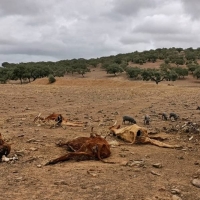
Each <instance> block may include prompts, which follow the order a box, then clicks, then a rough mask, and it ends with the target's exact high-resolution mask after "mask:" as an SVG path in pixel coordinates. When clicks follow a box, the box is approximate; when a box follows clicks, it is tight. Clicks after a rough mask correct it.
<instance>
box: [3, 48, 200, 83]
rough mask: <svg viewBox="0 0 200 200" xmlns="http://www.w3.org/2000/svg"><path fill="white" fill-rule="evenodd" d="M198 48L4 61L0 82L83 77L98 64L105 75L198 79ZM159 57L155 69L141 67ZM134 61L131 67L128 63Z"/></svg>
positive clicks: (137, 78) (150, 78)
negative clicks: (77, 57) (159, 63)
mask: <svg viewBox="0 0 200 200" xmlns="http://www.w3.org/2000/svg"><path fill="white" fill-rule="evenodd" d="M199 59H200V48H197V49H193V48H187V49H182V48H174V47H173V48H169V49H167V48H158V49H156V50H149V51H143V52H138V51H135V52H132V53H127V54H118V55H111V56H107V57H100V58H96V59H95V58H92V59H84V58H79V59H71V60H60V61H57V62H51V61H48V62H27V63H8V62H3V63H2V67H0V82H1V83H6V82H7V81H8V80H20V82H21V84H22V83H23V82H24V81H28V82H30V81H34V80H36V79H38V78H43V77H48V76H53V77H62V76H65V75H67V74H71V75H73V74H75V73H77V74H80V75H81V76H82V77H84V75H85V74H86V73H89V72H90V69H91V68H95V67H97V66H101V67H102V69H103V70H105V72H106V73H108V74H113V75H114V76H116V75H117V74H119V73H122V72H125V73H126V74H127V76H128V77H129V78H130V79H135V80H145V81H148V80H151V81H155V82H156V84H158V83H159V82H161V81H163V80H167V81H175V80H177V79H180V78H184V77H185V76H188V74H189V73H191V74H192V75H193V76H194V77H195V78H197V79H198V78H200V65H199V64H198V60H199ZM158 60H162V61H163V62H162V64H161V65H160V66H159V68H158V69H150V68H148V69H142V67H141V66H142V65H143V64H144V63H149V62H152V63H155V62H156V61H158ZM132 63H133V64H137V65H138V66H137V67H132V66H131V64H132Z"/></svg>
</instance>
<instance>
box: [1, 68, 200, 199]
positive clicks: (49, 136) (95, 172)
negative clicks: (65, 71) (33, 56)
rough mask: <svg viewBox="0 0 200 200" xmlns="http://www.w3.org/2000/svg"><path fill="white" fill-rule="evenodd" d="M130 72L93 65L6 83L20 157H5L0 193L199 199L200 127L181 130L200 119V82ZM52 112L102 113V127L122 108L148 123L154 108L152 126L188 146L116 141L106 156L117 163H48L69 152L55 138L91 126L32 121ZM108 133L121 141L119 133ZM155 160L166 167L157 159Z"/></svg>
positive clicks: (4, 125) (9, 125)
mask: <svg viewBox="0 0 200 200" xmlns="http://www.w3.org/2000/svg"><path fill="white" fill-rule="evenodd" d="M124 76H125V75H123V74H122V75H120V76H117V77H113V76H111V75H107V74H106V73H105V72H102V71H99V70H98V69H94V70H92V72H91V73H89V74H86V76H85V78H81V77H80V76H74V77H72V76H66V77H64V78H57V81H56V82H55V83H54V84H51V85H49V84H48V80H47V79H40V80H36V81H35V82H33V83H31V84H24V85H19V84H6V85H0V88H1V89H0V94H1V95H0V101H1V108H0V112H1V116H0V132H1V133H2V135H3V137H4V138H5V139H6V141H7V142H8V143H10V144H12V150H11V153H10V155H9V157H12V156H14V155H15V154H17V155H18V158H19V159H18V160H17V161H15V162H8V163H5V162H2V163H0V169H1V170H0V177H1V181H0V192H1V197H0V199H15V200H27V199H31V200H36V199H38V200H47V199H48V200H62V199H74V200H78V199H103V200H111V199H133V200H171V199H177V200H178V199H179V200H180V199H182V200H190V199H192V200H200V188H198V187H196V186H194V185H192V183H191V181H192V180H193V179H194V178H197V179H198V178H200V134H199V133H194V132H190V133H185V132H184V131H180V130H179V131H177V130H176V129H179V128H180V127H181V126H182V125H183V124H184V123H185V122H187V121H191V122H193V123H197V124H200V111H199V110H196V108H197V105H200V92H199V86H200V82H199V81H196V80H195V79H193V78H188V79H186V80H184V81H176V82H174V83H170V84H173V86H169V85H168V84H169V82H162V83H160V84H158V85H156V84H155V83H154V82H143V81H129V80H125V79H124ZM53 112H56V113H61V114H62V115H63V116H64V117H66V118H67V119H69V120H72V121H84V122H89V118H93V119H94V120H95V121H98V120H99V122H93V124H92V125H93V126H94V131H96V132H97V133H99V134H102V135H106V134H107V133H108V127H109V126H110V125H112V124H113V123H114V121H115V120H117V121H118V123H119V124H121V122H122V116H123V115H130V116H132V117H134V118H135V119H136V121H137V124H138V125H141V126H144V125H143V117H144V114H146V113H147V114H149V115H150V116H151V123H150V125H148V126H146V127H147V128H148V130H150V131H153V132H162V133H163V134H164V135H166V136H167V137H168V140H166V141H165V142H166V143H169V144H180V145H182V146H183V148H181V149H166V148H159V147H156V146H153V145H123V146H113V147H112V148H111V152H112V154H111V157H109V158H107V159H106V160H107V161H115V162H116V164H105V163H102V162H100V161H93V160H90V161H82V162H76V161H68V162H63V163H59V164H56V165H53V166H44V164H45V163H46V162H47V161H49V160H50V159H53V158H56V157H58V156H60V155H63V154H65V152H66V150H65V149H63V148H59V147H56V145H55V143H56V142H58V141H59V140H62V141H67V140H71V139H73V138H75V137H77V136H89V134H90V126H87V127H86V128H82V127H66V129H65V130H64V129H62V128H61V127H57V128H52V129H50V128H49V126H37V125H36V124H34V123H33V119H34V117H35V116H37V115H38V113H42V116H48V115H49V114H51V113H53ZM160 112H167V113H169V112H176V113H177V114H179V115H180V119H179V120H178V121H175V122H171V121H162V120H161V115H159V113H160ZM99 124H101V125H100V126H99ZM123 126H125V125H122V127H123ZM107 140H108V141H113V140H117V141H119V140H118V139H116V138H114V137H113V136H109V137H107ZM156 163H160V165H161V167H160V168H156V167H154V166H153V165H154V164H156Z"/></svg>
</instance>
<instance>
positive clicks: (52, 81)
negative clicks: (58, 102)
mask: <svg viewBox="0 0 200 200" xmlns="http://www.w3.org/2000/svg"><path fill="white" fill-rule="evenodd" d="M48 79H49V83H54V82H56V79H55V77H54V76H53V75H52V74H50V75H49V77H48Z"/></svg>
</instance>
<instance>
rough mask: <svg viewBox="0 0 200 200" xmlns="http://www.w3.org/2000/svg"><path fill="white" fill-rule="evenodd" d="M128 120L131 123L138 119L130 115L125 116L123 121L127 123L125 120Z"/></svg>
mask: <svg viewBox="0 0 200 200" xmlns="http://www.w3.org/2000/svg"><path fill="white" fill-rule="evenodd" d="M126 121H128V122H129V124H130V123H131V124H136V121H135V120H134V119H133V118H132V117H129V116H123V121H122V124H125V122H126Z"/></svg>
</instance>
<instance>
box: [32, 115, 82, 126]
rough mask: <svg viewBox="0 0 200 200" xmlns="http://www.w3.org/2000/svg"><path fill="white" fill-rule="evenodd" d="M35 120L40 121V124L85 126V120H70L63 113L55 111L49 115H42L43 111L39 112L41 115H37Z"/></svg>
mask: <svg viewBox="0 0 200 200" xmlns="http://www.w3.org/2000/svg"><path fill="white" fill-rule="evenodd" d="M34 122H35V123H39V124H50V125H51V127H53V126H54V127H56V126H62V125H66V126H74V127H82V126H83V122H79V123H78V122H76V123H73V122H69V121H67V119H65V118H64V117H63V116H62V115H61V114H57V113H53V114H51V115H49V116H47V117H41V113H39V115H38V116H37V117H35V119H34Z"/></svg>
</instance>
